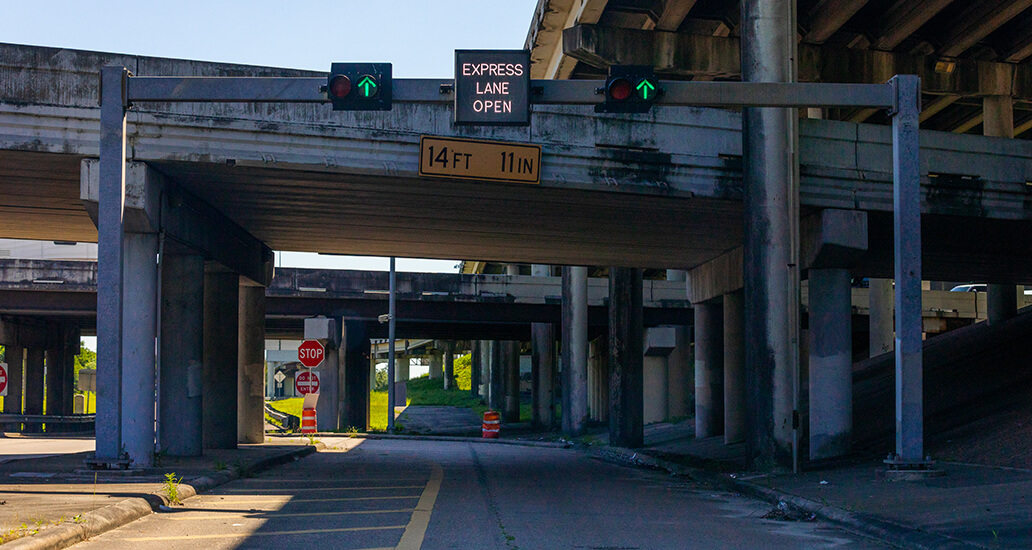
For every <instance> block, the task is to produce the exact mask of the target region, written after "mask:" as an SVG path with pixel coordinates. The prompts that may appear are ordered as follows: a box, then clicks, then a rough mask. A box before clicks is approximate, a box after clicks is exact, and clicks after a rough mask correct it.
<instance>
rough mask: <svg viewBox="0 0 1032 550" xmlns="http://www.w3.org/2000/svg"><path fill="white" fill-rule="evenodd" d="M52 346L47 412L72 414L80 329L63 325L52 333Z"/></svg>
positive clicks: (50, 351) (48, 365) (48, 370)
mask: <svg viewBox="0 0 1032 550" xmlns="http://www.w3.org/2000/svg"><path fill="white" fill-rule="evenodd" d="M51 339H52V342H51V344H52V347H50V349H48V350H47V351H46V364H47V414H49V415H58V416H63V415H70V414H72V403H73V396H74V395H75V356H76V355H78V354H79V329H78V328H77V327H73V326H65V325H61V326H58V327H55V333H54V334H52V335H51Z"/></svg>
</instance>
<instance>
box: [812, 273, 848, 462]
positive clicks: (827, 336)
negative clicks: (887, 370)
mask: <svg viewBox="0 0 1032 550" xmlns="http://www.w3.org/2000/svg"><path fill="white" fill-rule="evenodd" d="M809 281H810V460H821V459H826V458H832V457H836V456H842V455H846V454H849V451H850V448H851V443H852V436H853V346H852V339H853V331H852V322H851V318H852V295H851V287H850V284H849V270H848V269H811V270H810V273H809Z"/></svg>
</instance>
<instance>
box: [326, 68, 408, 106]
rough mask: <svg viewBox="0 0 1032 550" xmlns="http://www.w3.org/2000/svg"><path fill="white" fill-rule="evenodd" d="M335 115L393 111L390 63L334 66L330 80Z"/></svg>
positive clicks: (328, 81) (329, 86)
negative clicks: (342, 112) (343, 112)
mask: <svg viewBox="0 0 1032 550" xmlns="http://www.w3.org/2000/svg"><path fill="white" fill-rule="evenodd" d="M326 96H327V98H329V100H330V103H332V104H333V110H334V111H390V110H391V100H392V92H391V64H390V63H334V64H333V65H332V66H331V67H330V75H329V77H328V78H327V80H326Z"/></svg>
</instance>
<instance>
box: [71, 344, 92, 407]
mask: <svg viewBox="0 0 1032 550" xmlns="http://www.w3.org/2000/svg"><path fill="white" fill-rule="evenodd" d="M95 368H97V352H95V351H93V350H91V349H90V348H87V347H86V346H84V345H83V344H82V343H81V342H80V343H79V355H76V356H75V387H79V370H81V369H95ZM76 392H78V390H76ZM91 410H94V411H95V410H96V409H91Z"/></svg>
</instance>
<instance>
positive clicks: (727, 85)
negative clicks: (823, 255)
mask: <svg viewBox="0 0 1032 550" xmlns="http://www.w3.org/2000/svg"><path fill="white" fill-rule="evenodd" d="M102 81H103V84H104V88H103V90H102V93H101V147H100V170H101V176H100V194H101V199H100V205H99V223H98V225H99V227H98V232H99V257H100V263H101V265H100V266H99V268H98V269H99V271H98V295H97V304H98V306H97V307H98V348H99V349H98V377H97V378H98V381H97V390H98V392H97V393H98V395H97V400H98V407H97V409H98V422H97V424H98V430H97V459H98V461H104V460H108V461H111V462H112V463H113V462H114V461H116V460H117V459H119V458H120V457H119V456H118V455H119V454H120V449H121V448H122V446H123V443H124V442H123V441H122V433H121V431H120V429H119V427H118V426H119V425H120V416H121V417H124V416H125V414H132V413H133V412H132V411H121V408H122V405H123V401H122V388H121V386H122V375H123V372H122V369H123V365H122V353H123V348H124V347H125V346H126V342H125V339H126V337H127V336H126V335H124V334H123V331H122V328H123V324H122V317H123V304H124V300H125V298H124V297H123V293H122V288H123V277H122V263H123V253H122V239H123V236H124V227H123V222H122V214H123V210H122V204H123V203H124V199H125V169H124V161H125V152H126V145H125V139H126V136H125V120H126V111H127V110H128V109H130V108H132V105H133V104H134V103H143V102H172V103H175V102H214V103H218V102H240V103H262V102H264V103H329V99H328V97H327V92H326V87H327V79H326V78H325V77H302V78H278V77H164V76H140V77H135V76H132V75H131V74H130V73H129V71H127V70H126V69H124V68H123V67H118V66H109V67H105V68H104V69H103V70H102ZM385 84H386V83H385ZM657 84H658V86H657V88H660V89H662V91H663V93H662V94H661V95H659V96H658V97H657V98H656V104H657V105H663V106H709V107H825V108H834V107H881V108H886V109H888V110H889V113H890V115H891V116H892V120H893V134H892V135H893V152H894V154H893V167H894V170H893V173H894V178H893V183H894V217H895V224H894V232H895V242H896V257H895V263H896V265H895V269H896V328H897V332H896V334H897V336H896V380H897V388H896V431H897V438H896V455H895V457H894V458H893V459H891V460H894V461H895V462H894V463H890V466H893V465H895V466H899V467H903V468H907V467H914V468H920V467H922V465H923V464H924V457H923V432H922V392H921V376H922V374H921V373H922V347H921V346H922V344H921V310H920V290H921V288H920V281H921V241H920V238H919V236H920V216H921V212H920V198H921V196H920V179H919V163H918V153H919V144H918V123H917V119H918V115H919V113H920V110H921V106H920V96H921V94H920V80H919V79H918V78H917V77H915V76H897V77H894V78H893V79H892V80H890V81H889V82H887V83H884V84H825V83H777V82H770V83H768V82H658V83H657ZM604 85H605V81H599V80H561V81H559V80H532V81H531V84H530V86H531V94H530V98H529V101H530V103H531V104H563V105H595V104H598V103H600V102H601V101H602V99H603V98H602V96H600V95H598V94H596V90H598V89H599V88H600V87H603V86H604ZM390 87H391V90H390V92H391V93H392V98H393V101H394V102H398V103H438V104H440V103H453V102H454V100H455V96H454V90H455V82H454V80H452V79H393V80H392V81H391V82H390ZM384 92H386V90H382V89H381V91H380V93H384ZM391 320H392V324H393V316H392V319H391ZM391 342H392V343H393V340H392V341H391ZM389 382H391V383H393V380H389ZM101 411H103V412H101ZM138 412H139V413H140V414H146V413H147V411H138ZM150 414H153V410H151V411H150ZM390 416H391V418H390V419H389V420H393V411H392V414H391V415H390ZM392 423H393V422H392Z"/></svg>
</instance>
